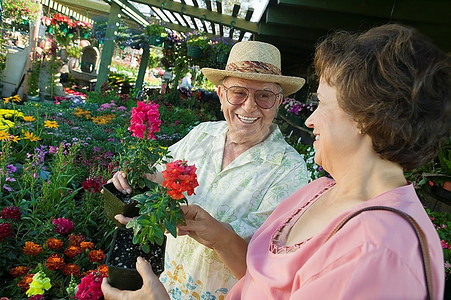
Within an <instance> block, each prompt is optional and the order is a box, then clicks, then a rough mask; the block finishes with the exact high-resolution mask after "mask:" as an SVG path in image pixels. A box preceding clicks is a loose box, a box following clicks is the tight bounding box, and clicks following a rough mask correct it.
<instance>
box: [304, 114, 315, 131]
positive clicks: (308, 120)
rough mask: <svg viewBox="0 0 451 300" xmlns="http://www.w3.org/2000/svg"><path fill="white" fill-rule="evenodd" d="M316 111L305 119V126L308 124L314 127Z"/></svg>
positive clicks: (309, 126)
mask: <svg viewBox="0 0 451 300" xmlns="http://www.w3.org/2000/svg"><path fill="white" fill-rule="evenodd" d="M314 114H315V111H313V112H312V114H311V115H310V116H309V117H308V118H307V119H306V120H305V126H307V127H308V128H313V127H314V125H313V121H314V116H313V115H314Z"/></svg>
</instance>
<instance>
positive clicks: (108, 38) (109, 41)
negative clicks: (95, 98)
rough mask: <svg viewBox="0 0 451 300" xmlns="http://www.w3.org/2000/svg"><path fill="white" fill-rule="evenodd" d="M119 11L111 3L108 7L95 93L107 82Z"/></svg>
mask: <svg viewBox="0 0 451 300" xmlns="http://www.w3.org/2000/svg"><path fill="white" fill-rule="evenodd" d="M120 11H121V8H120V6H119V5H117V4H116V3H114V2H112V3H111V6H110V15H109V16H108V24H107V28H106V32H105V41H104V43H103V48H102V54H101V55H100V65H99V73H98V76H97V82H96V92H100V89H101V88H102V85H103V84H104V83H105V82H106V81H107V80H108V75H109V73H110V64H111V58H112V57H113V52H114V37H115V35H114V32H115V31H116V30H117V25H116V24H117V23H118V22H119V13H120Z"/></svg>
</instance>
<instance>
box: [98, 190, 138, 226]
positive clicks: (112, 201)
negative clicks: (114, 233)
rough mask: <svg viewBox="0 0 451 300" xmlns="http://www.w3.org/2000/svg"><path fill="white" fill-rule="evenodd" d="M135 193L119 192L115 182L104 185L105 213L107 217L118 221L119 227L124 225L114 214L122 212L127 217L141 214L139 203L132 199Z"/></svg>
mask: <svg viewBox="0 0 451 300" xmlns="http://www.w3.org/2000/svg"><path fill="white" fill-rule="evenodd" d="M131 197H133V195H129V194H127V195H124V194H122V193H121V192H119V191H118V190H117V189H116V188H115V187H114V184H113V183H107V184H105V185H104V186H103V204H104V213H105V217H107V219H109V220H112V221H113V222H115V223H116V225H117V226H118V227H124V225H122V224H121V223H119V222H118V221H117V220H116V219H115V218H114V216H115V215H117V214H122V215H124V216H126V217H130V218H133V217H136V216H139V208H138V207H136V204H137V203H138V202H137V201H135V200H132V199H131Z"/></svg>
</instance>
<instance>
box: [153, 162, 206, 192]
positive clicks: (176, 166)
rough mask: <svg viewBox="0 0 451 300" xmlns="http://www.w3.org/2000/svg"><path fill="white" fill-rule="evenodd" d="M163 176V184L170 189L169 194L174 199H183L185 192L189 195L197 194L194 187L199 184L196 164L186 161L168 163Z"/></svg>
mask: <svg viewBox="0 0 451 300" xmlns="http://www.w3.org/2000/svg"><path fill="white" fill-rule="evenodd" d="M163 176H164V178H165V180H164V181H163V182H162V184H161V185H162V186H163V187H165V188H167V189H168V194H169V196H171V197H172V198H173V199H183V198H184V197H185V196H184V195H183V194H182V193H183V192H187V194H188V196H191V195H193V194H194V195H195V193H194V188H195V187H197V186H199V183H198V182H197V175H196V166H195V165H192V166H188V165H187V163H186V161H181V160H176V161H174V162H171V163H167V164H166V170H165V171H163Z"/></svg>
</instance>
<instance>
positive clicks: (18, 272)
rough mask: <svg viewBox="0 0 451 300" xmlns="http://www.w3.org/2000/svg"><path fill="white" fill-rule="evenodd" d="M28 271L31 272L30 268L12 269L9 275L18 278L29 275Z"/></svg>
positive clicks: (19, 267)
mask: <svg viewBox="0 0 451 300" xmlns="http://www.w3.org/2000/svg"><path fill="white" fill-rule="evenodd" d="M28 271H30V268H28V267H25V266H18V267H15V268H12V269H11V270H10V271H9V274H11V275H12V276H13V277H15V278H17V277H20V276H24V275H25V274H27V273H28Z"/></svg>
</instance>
